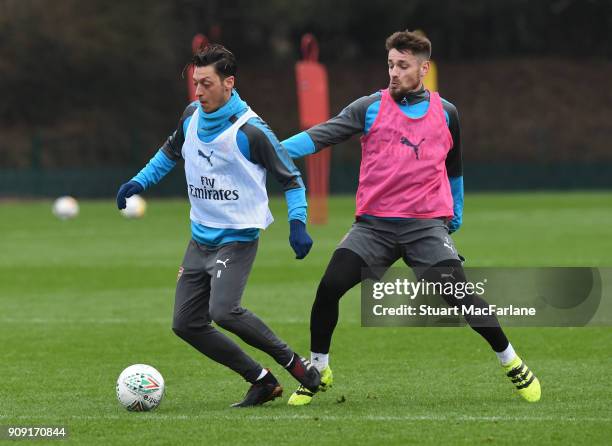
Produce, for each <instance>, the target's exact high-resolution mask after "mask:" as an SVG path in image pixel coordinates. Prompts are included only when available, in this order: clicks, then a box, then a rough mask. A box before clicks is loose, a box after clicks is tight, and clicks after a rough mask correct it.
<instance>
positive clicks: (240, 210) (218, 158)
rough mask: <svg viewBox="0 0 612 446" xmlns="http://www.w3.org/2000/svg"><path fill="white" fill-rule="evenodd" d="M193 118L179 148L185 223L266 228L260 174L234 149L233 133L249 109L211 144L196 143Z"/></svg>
mask: <svg viewBox="0 0 612 446" xmlns="http://www.w3.org/2000/svg"><path fill="white" fill-rule="evenodd" d="M198 113H199V109H196V111H195V112H194V113H193V115H192V117H191V122H190V123H189V126H188V128H187V134H186V135H185V142H184V144H183V148H182V154H183V159H184V160H185V178H186V180H187V194H188V195H189V201H190V203H191V212H190V218H191V221H193V222H196V223H199V224H202V225H204V226H209V227H212V228H233V229H246V228H260V229H265V228H267V227H268V226H269V225H270V223H272V222H273V221H274V219H273V218H272V213H271V212H270V209H269V208H268V192H267V190H266V169H264V168H263V167H262V166H260V165H258V164H255V163H252V162H251V161H249V160H247V159H246V158H245V157H244V155H243V154H242V153H241V152H240V149H239V148H238V144H237V143H236V134H237V133H238V129H239V128H240V127H241V126H242V125H244V123H246V122H247V121H248V120H249V119H250V118H253V117H256V116H257V114H256V113H255V112H254V111H252V110H251V109H250V108H248V109H247V111H246V112H245V113H244V114H243V115H242V116H241V117H240V118H239V119H238V120H237V121H236V122H234V123H233V124H232V126H231V127H230V128H228V129H227V130H225V131H224V132H222V133H221V134H220V135H218V136H217V137H216V138H215V139H214V140H212V141H211V142H207V143H206V142H203V141H202V140H200V138H198Z"/></svg>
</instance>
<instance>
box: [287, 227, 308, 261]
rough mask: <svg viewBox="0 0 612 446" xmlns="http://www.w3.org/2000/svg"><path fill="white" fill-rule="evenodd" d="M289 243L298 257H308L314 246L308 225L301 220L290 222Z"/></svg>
mask: <svg viewBox="0 0 612 446" xmlns="http://www.w3.org/2000/svg"><path fill="white" fill-rule="evenodd" d="M289 244H290V245H291V247H292V248H293V250H294V251H295V258H296V259H303V258H304V257H306V255H307V254H308V252H309V251H310V248H312V239H311V238H310V236H309V235H308V233H307V232H306V225H305V224H304V223H302V222H301V221H300V220H291V221H290V222H289Z"/></svg>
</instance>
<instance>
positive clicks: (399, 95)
mask: <svg viewBox="0 0 612 446" xmlns="http://www.w3.org/2000/svg"><path fill="white" fill-rule="evenodd" d="M420 85H421V84H420V82H417V83H416V84H415V85H414V86H412V87H409V88H397V87H396V89H395V90H392V89H391V83H389V94H390V95H391V97H392V98H393V99H394V100H395V101H396V102H399V101H401V100H402V99H404V98H405V97H406V96H408V95H409V94H410V93H411V92H413V91H415V90H418V89H419V86H420Z"/></svg>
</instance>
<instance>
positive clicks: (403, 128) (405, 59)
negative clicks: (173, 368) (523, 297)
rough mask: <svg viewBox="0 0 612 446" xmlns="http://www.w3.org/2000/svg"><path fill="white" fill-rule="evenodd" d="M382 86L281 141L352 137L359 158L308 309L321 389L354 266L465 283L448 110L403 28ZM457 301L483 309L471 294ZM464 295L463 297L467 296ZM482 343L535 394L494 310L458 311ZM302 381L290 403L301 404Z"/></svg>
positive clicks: (355, 279)
mask: <svg viewBox="0 0 612 446" xmlns="http://www.w3.org/2000/svg"><path fill="white" fill-rule="evenodd" d="M386 49H387V52H388V53H387V55H388V57H387V63H388V69H389V71H388V73H389V86H388V88H386V89H384V90H381V91H377V92H375V93H373V94H371V95H369V96H364V97H362V98H360V99H357V100H356V101H354V102H353V103H351V104H350V105H348V106H347V107H346V108H345V109H344V110H342V112H341V113H340V114H339V115H338V116H336V117H334V118H332V119H330V120H328V121H327V122H324V123H322V124H319V125H317V126H314V127H312V128H310V129H308V130H306V131H304V132H301V133H298V134H297V135H295V136H292V137H291V138H289V139H287V140H285V141H283V143H282V144H283V146H285V147H286V148H287V151H288V152H289V154H290V155H291V157H292V158H299V157H302V156H305V155H309V154H312V153H315V152H316V151H318V150H321V149H323V148H325V147H328V146H331V145H335V144H338V143H340V142H342V141H345V140H347V139H348V138H350V137H351V136H353V135H355V134H361V135H362V137H361V145H362V159H361V169H360V172H359V187H358V190H357V197H356V199H357V209H356V212H355V215H356V221H355V223H354V224H353V226H352V228H351V229H350V231H349V232H348V234H347V235H346V237H345V238H344V239H342V241H341V242H340V244H339V245H338V247H337V249H336V251H335V252H334V254H333V256H332V258H331V260H330V262H329V265H328V266H327V270H326V271H325V274H324V276H323V278H322V279H321V282H320V284H319V287H318V289H317V294H316V298H315V301H314V304H313V306H312V314H311V319H310V339H311V341H310V342H311V362H312V363H313V364H314V365H315V367H317V368H318V369H319V370H320V371H321V389H322V390H325V389H327V388H328V387H330V386H331V384H332V380H333V377H332V372H331V368H330V366H329V349H330V344H331V339H332V335H333V332H334V329H335V327H336V324H337V322H338V308H339V307H338V303H339V300H340V298H341V297H342V296H343V295H344V294H345V293H346V292H347V291H348V290H350V289H351V288H352V287H353V286H355V285H357V284H358V283H360V282H361V280H362V271H363V270H368V269H370V270H373V269H374V268H376V269H378V270H379V271H380V269H383V270H384V269H386V268H388V267H390V266H391V265H392V264H393V263H394V262H395V261H396V260H398V259H400V258H401V259H403V261H404V262H405V263H406V264H407V265H408V266H410V267H412V268H413V269H414V270H415V273H416V274H417V277H419V278H420V279H421V278H422V279H425V280H427V281H430V282H450V281H452V282H456V283H457V282H465V281H466V277H465V273H464V271H463V266H462V262H461V259H460V256H459V255H458V253H457V249H456V248H455V246H454V243H453V240H452V238H451V236H450V234H451V233H452V232H454V231H456V230H457V229H459V226H460V225H461V220H462V214H463V172H462V170H463V168H462V156H461V138H460V130H459V118H458V113H457V109H456V108H455V106H454V105H452V104H451V103H450V102H448V101H446V100H444V99H442V98H441V97H440V95H439V94H438V93H437V92H430V91H428V90H426V89H425V88H424V86H423V78H424V77H425V75H426V74H427V72H428V70H429V58H430V56H431V42H430V41H429V40H428V39H427V38H426V37H424V36H422V35H420V34H418V33H415V32H409V31H401V32H396V33H394V34H392V35H391V36H389V38H388V39H387V41H386ZM445 299H446V300H447V303H448V304H449V305H451V306H454V307H457V306H458V305H459V304H460V303H463V304H464V305H470V303H471V305H473V306H474V307H480V308H484V307H486V305H487V304H486V302H485V301H484V300H483V299H481V298H480V297H478V296H477V295H473V296H468V297H466V298H464V299H463V301H461V300H460V298H456V297H455V296H450V297H449V298H446V297H445ZM468 300H469V301H470V302H468ZM466 320H467V322H468V323H469V324H470V326H471V327H472V328H473V329H474V330H475V331H476V332H477V333H478V334H479V335H480V336H482V338H484V340H485V341H486V342H487V343H488V344H489V346H490V347H491V349H492V350H493V351H494V352H495V354H496V355H497V357H498V359H499V362H500V363H501V365H502V367H503V370H504V372H505V374H506V375H507V376H508V377H509V378H510V380H511V382H512V384H513V385H514V386H515V387H516V389H517V391H518V393H519V395H521V397H523V398H524V399H525V400H527V401H530V402H535V401H538V400H539V399H540V383H539V381H538V379H537V378H536V376H535V375H534V374H533V372H532V371H531V370H530V369H529V368H528V367H527V365H526V364H525V363H524V362H523V361H522V360H521V359H520V358H519V356H518V355H517V354H516V353H515V351H514V348H513V347H512V345H511V344H510V342H509V341H508V339H507V337H506V335H505V334H504V331H503V330H502V329H501V327H500V325H499V322H498V320H497V318H496V317H495V316H490V317H483V318H477V317H473V318H467V317H466ZM313 396H314V392H312V390H311V389H307V388H305V387H304V386H301V387H299V388H298V389H297V391H296V392H295V393H293V395H291V397H290V398H289V404H290V405H305V404H309V403H310V402H311V400H312V398H313Z"/></svg>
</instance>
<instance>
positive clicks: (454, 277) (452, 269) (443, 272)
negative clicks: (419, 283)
mask: <svg viewBox="0 0 612 446" xmlns="http://www.w3.org/2000/svg"><path fill="white" fill-rule="evenodd" d="M417 276H418V278H419V280H421V279H423V280H425V281H426V282H431V283H440V284H442V287H444V285H445V284H447V283H451V284H453V289H455V290H457V289H458V287H457V284H461V283H463V284H464V283H466V282H467V278H466V276H465V271H464V270H463V265H462V264H461V261H460V260H457V259H448V260H442V261H440V262H438V263H436V264H435V265H432V266H431V267H428V268H425V269H424V270H423V271H419V272H418V273H417ZM462 294H463V295H462V296H461V298H460V299H459V298H458V296H457V295H456V293H453V294H447V293H442V296H441V297H442V298H443V299H444V300H445V301H446V303H447V304H448V305H449V306H451V307H455V306H458V305H467V304H470V303H471V301H472V299H473V295H472V293H462Z"/></svg>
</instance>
